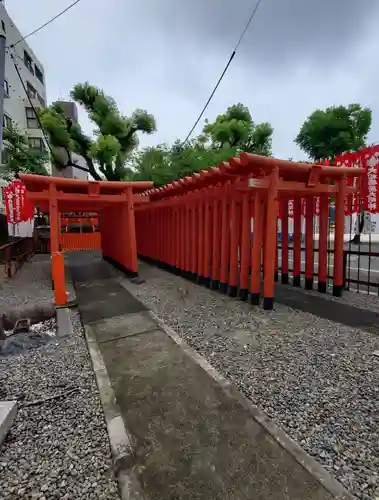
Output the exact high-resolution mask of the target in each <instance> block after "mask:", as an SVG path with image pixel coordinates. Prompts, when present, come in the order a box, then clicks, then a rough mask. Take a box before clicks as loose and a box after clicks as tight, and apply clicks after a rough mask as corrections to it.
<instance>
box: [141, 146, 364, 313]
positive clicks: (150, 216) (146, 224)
mask: <svg viewBox="0 0 379 500" xmlns="http://www.w3.org/2000/svg"><path fill="white" fill-rule="evenodd" d="M363 173H364V169H362V168H354V169H352V168H344V167H333V166H323V165H317V164H308V163H297V162H290V161H284V160H277V159H275V158H268V157H264V156H258V155H253V154H249V153H242V154H241V155H240V157H239V158H230V159H229V161H228V162H227V163H226V162H223V163H220V164H219V166H218V167H213V168H209V169H207V170H203V171H201V172H199V173H197V174H194V175H192V176H190V177H185V178H183V179H180V180H178V181H175V182H173V183H171V184H168V185H166V186H163V187H162V188H159V189H152V190H149V191H148V192H147V193H146V194H147V195H149V196H150V200H151V201H150V203H148V204H146V205H143V206H140V207H138V210H137V211H136V228H137V245H138V252H139V254H140V255H141V257H145V258H147V259H148V260H150V261H152V262H155V263H157V264H159V265H161V266H163V267H164V268H166V269H168V270H172V271H174V272H176V273H178V274H181V275H183V276H184V277H187V278H191V279H196V280H197V281H198V282H199V283H201V284H204V285H207V286H211V287H212V288H217V289H220V291H221V292H224V293H226V292H228V293H229V295H231V296H235V295H236V294H237V291H238V289H239V293H240V298H241V299H242V300H247V298H248V296H249V298H250V302H251V303H252V304H258V303H259V297H260V289H261V264H262V263H263V269H264V281H263V296H264V301H263V306H264V308H265V309H272V307H273V300H274V281H275V280H274V276H275V272H276V263H277V252H278V249H277V220H278V212H279V202H280V203H281V204H282V207H281V208H282V214H283V217H282V224H283V240H282V281H283V283H286V282H288V200H291V199H294V200H295V204H294V205H295V210H294V212H295V213H294V228H295V230H294V234H295V236H294V272H293V284H294V285H295V286H299V285H300V273H301V267H300V266H301V199H302V198H304V199H305V203H306V255H305V259H306V269H305V285H306V287H307V288H312V287H313V277H314V236H313V217H314V210H313V207H314V201H315V196H318V197H319V198H320V231H319V232H320V238H319V263H318V289H319V291H320V292H325V291H326V283H327V251H328V216H329V202H330V199H329V198H330V197H333V198H334V200H335V206H336V221H335V239H334V284H333V293H334V295H336V296H339V295H341V293H342V286H343V235H344V202H345V197H346V196H347V195H348V194H349V193H352V192H355V191H356V188H354V187H352V186H349V185H348V182H347V180H348V179H349V178H354V177H359V176H361V175H362V174H363ZM146 194H145V193H142V194H141V195H139V197H140V198H144V196H146ZM251 218H253V220H254V230H253V244H252V247H251V245H250V239H251ZM250 247H251V248H250ZM262 247H263V262H262ZM250 269H251V278H250V279H249V271H250Z"/></svg>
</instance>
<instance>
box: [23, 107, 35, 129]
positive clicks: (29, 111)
mask: <svg viewBox="0 0 379 500" xmlns="http://www.w3.org/2000/svg"><path fill="white" fill-rule="evenodd" d="M25 112H26V125H27V127H28V128H38V120H37V117H36V115H35V113H34V110H33V108H25Z"/></svg>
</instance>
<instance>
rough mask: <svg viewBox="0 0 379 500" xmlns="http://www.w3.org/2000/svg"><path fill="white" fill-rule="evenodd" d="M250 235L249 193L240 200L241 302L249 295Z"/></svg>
mask: <svg viewBox="0 0 379 500" xmlns="http://www.w3.org/2000/svg"><path fill="white" fill-rule="evenodd" d="M250 235H251V228H250V193H244V195H243V198H242V235H241V265H240V291H239V296H240V299H241V300H247V299H248V294H249V266H250Z"/></svg>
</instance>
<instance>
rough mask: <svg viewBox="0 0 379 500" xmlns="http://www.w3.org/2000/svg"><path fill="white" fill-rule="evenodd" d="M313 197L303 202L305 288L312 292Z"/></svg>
mask: <svg viewBox="0 0 379 500" xmlns="http://www.w3.org/2000/svg"><path fill="white" fill-rule="evenodd" d="M313 215H314V197H313V196H308V197H307V199H306V202H305V238H306V240H305V288H306V289H307V290H312V288H313V273H314V235H313Z"/></svg>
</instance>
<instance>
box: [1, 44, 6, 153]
mask: <svg viewBox="0 0 379 500" xmlns="http://www.w3.org/2000/svg"><path fill="white" fill-rule="evenodd" d="M5 46H6V38H5V36H4V35H0V155H1V152H2V151H3V122H4V79H5Z"/></svg>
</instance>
